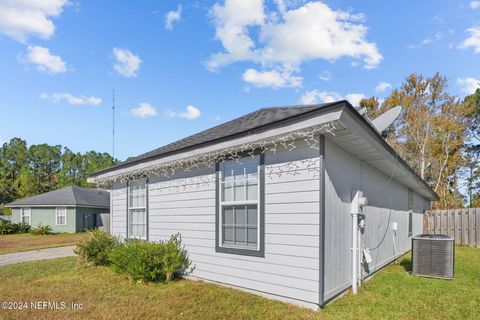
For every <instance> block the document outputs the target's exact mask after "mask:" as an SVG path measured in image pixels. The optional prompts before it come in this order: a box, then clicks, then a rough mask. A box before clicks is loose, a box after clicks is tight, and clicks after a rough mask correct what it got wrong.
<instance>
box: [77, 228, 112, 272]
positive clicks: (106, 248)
mask: <svg viewBox="0 0 480 320" xmlns="http://www.w3.org/2000/svg"><path fill="white" fill-rule="evenodd" d="M117 246H118V239H117V238H116V237H115V236H113V235H111V234H110V233H108V232H105V231H102V230H93V231H88V232H86V234H85V235H84V236H83V237H82V239H81V240H80V241H79V242H77V243H76V247H75V249H74V252H75V253H76V254H77V255H78V256H79V258H80V260H81V261H82V262H84V263H88V264H93V265H97V266H98V265H108V264H109V263H110V261H109V256H110V253H111V252H112V250H113V249H114V248H115V247H117Z"/></svg>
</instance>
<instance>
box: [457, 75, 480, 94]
mask: <svg viewBox="0 0 480 320" xmlns="http://www.w3.org/2000/svg"><path fill="white" fill-rule="evenodd" d="M457 83H458V85H459V86H460V88H461V89H462V91H463V93H465V95H471V94H473V93H475V91H476V90H477V89H478V88H480V80H479V79H475V78H471V77H467V78H460V79H457Z"/></svg>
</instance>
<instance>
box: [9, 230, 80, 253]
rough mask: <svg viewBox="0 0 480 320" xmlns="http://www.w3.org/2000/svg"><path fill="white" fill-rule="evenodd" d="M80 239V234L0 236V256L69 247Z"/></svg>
mask: <svg viewBox="0 0 480 320" xmlns="http://www.w3.org/2000/svg"><path fill="white" fill-rule="evenodd" d="M81 237H82V234H81V233H59V234H52V235H45V236H34V235H31V234H29V233H25V234H9V235H2V236H0V254H4V253H11V252H19V251H28V250H35V249H42V248H53V247H62V246H70V245H73V244H74V243H75V242H77V241H78V240H80V238H81Z"/></svg>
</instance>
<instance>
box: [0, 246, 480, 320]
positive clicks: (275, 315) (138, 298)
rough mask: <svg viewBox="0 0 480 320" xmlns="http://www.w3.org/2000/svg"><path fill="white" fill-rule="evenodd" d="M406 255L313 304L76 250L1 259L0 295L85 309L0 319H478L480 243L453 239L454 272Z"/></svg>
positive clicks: (0, 312) (7, 315) (6, 313)
mask: <svg viewBox="0 0 480 320" xmlns="http://www.w3.org/2000/svg"><path fill="white" fill-rule="evenodd" d="M409 262H410V258H409V256H406V257H404V258H402V259H400V264H399V265H391V266H388V267H386V268H385V269H383V270H382V271H380V272H379V273H378V274H377V275H376V276H375V277H373V279H372V280H371V281H369V282H367V283H366V284H364V285H363V286H362V287H361V289H360V292H359V294H358V295H357V296H351V295H347V296H345V297H343V298H340V299H338V300H337V301H335V302H333V303H332V304H330V305H328V306H327V307H326V308H325V309H324V310H322V311H319V312H314V311H311V310H308V309H303V308H298V307H295V306H292V305H288V304H285V303H282V302H277V301H272V300H268V299H264V298H261V297H258V296H256V295H252V294H248V293H244V292H241V291H238V290H234V289H229V288H225V287H221V286H216V285H213V284H207V283H202V282H195V281H188V280H182V281H177V282H173V283H169V284H147V285H141V284H133V283H131V282H129V281H128V280H127V279H126V278H125V277H124V276H122V275H119V274H116V273H115V272H113V271H112V270H111V269H109V268H106V267H95V268H94V267H88V268H79V267H78V265H77V263H76V261H75V259H74V258H62V259H56V260H49V261H40V262H34V263H25V264H21V265H11V266H6V267H0V301H57V302H61V301H64V302H66V303H67V304H70V303H71V302H76V303H81V304H82V305H83V309H82V310H80V311H78V310H77V311H73V310H63V311H62V310H60V311H57V310H49V311H45V310H43V311H39V310H36V311H34V310H22V311H19V310H16V311H5V310H1V309H0V319H6V318H10V319H32V318H33V317H36V318H38V317H40V318H48V319H95V318H96V319H112V318H114V319H479V314H480V249H474V248H463V247H458V248H457V250H456V269H455V279H454V280H451V281H447V280H436V279H427V278H420V277H414V276H411V275H409V274H408V273H407V272H406V271H405V268H408V266H409Z"/></svg>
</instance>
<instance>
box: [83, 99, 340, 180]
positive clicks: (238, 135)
mask: <svg viewBox="0 0 480 320" xmlns="http://www.w3.org/2000/svg"><path fill="white" fill-rule="evenodd" d="M347 103H348V101H346V100H341V101H337V102H335V103H332V104H331V105H329V106H326V107H323V108H318V109H314V110H312V111H309V112H305V113H302V114H300V115H295V116H292V117H289V118H286V119H282V120H279V121H276V122H272V123H269V124H266V125H263V126H259V127H256V128H254V129H252V130H246V131H243V132H239V133H236V134H232V135H229V136H226V137H222V138H219V139H216V140H211V141H207V142H204V143H199V144H196V145H193V146H189V147H185V148H182V149H179V150H175V151H172V152H168V153H164V154H161V155H154V156H151V157H148V158H144V159H140V160H138V161H132V162H126V163H123V164H122V163H120V164H117V165H114V166H111V167H109V168H106V169H104V170H101V171H98V172H95V173H93V174H92V175H91V176H90V177H89V178H88V179H87V181H88V182H89V183H95V178H97V177H99V176H101V175H104V174H106V173H109V172H113V171H116V170H119V169H124V168H128V167H133V166H134V165H136V164H138V163H142V162H147V161H154V160H157V159H162V158H166V157H168V156H172V155H177V154H182V153H185V152H188V151H190V150H194V149H198V148H202V147H206V146H211V145H215V144H218V143H221V142H225V141H228V140H232V139H236V138H241V137H246V136H250V135H252V134H256V133H261V132H265V131H268V130H270V129H273V128H276V127H281V126H284V125H286V124H289V123H292V122H298V121H301V120H303V119H306V118H310V117H313V116H319V115H322V114H325V113H329V112H332V111H335V110H340V109H342V108H344V107H345V106H346V104H347Z"/></svg>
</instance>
